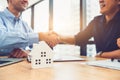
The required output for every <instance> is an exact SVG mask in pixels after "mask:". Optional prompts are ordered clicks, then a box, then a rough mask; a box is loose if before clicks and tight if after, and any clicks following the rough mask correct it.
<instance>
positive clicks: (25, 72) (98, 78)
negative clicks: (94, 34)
mask: <svg viewBox="0 0 120 80" xmlns="http://www.w3.org/2000/svg"><path fill="white" fill-rule="evenodd" d="M82 63H83V61H77V62H54V64H53V67H51V68H41V69H32V68H31V64H30V63H28V62H27V61H23V62H20V63H16V64H13V65H9V66H5V67H1V68H0V80H120V71H117V70H112V69H106V68H100V67H93V66H88V65H85V64H82Z"/></svg>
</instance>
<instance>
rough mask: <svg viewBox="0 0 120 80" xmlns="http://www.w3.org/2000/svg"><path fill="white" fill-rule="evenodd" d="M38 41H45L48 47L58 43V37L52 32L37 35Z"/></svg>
mask: <svg viewBox="0 0 120 80" xmlns="http://www.w3.org/2000/svg"><path fill="white" fill-rule="evenodd" d="M39 38H40V41H45V42H46V43H47V44H48V45H49V46H50V47H54V46H55V45H56V44H58V43H59V37H58V36H57V35H56V34H53V33H52V32H46V33H39Z"/></svg>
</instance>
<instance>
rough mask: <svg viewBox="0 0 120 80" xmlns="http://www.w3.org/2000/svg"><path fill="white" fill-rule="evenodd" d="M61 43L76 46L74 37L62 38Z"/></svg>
mask: <svg viewBox="0 0 120 80" xmlns="http://www.w3.org/2000/svg"><path fill="white" fill-rule="evenodd" d="M60 43H66V44H75V37H74V36H60Z"/></svg>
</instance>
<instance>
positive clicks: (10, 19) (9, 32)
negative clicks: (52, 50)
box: [0, 8, 39, 55]
mask: <svg viewBox="0 0 120 80" xmlns="http://www.w3.org/2000/svg"><path fill="white" fill-rule="evenodd" d="M38 42H39V38H38V33H34V32H33V31H32V29H31V27H29V26H28V25H27V23H26V22H24V21H23V20H22V19H21V16H20V17H19V18H16V17H15V16H14V15H13V14H12V13H11V12H10V11H9V10H8V9H7V8H6V9H5V10H4V11H2V12H0V55H8V54H9V53H10V52H11V51H12V50H13V49H14V48H22V49H25V48H26V47H27V46H31V45H32V44H33V43H38Z"/></svg>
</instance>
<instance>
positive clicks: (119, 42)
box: [117, 38, 120, 48]
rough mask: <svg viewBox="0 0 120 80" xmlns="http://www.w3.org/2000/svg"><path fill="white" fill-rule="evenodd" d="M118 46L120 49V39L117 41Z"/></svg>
mask: <svg viewBox="0 0 120 80" xmlns="http://www.w3.org/2000/svg"><path fill="white" fill-rule="evenodd" d="M117 45H118V47H119V48H120V38H118V39H117Z"/></svg>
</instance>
